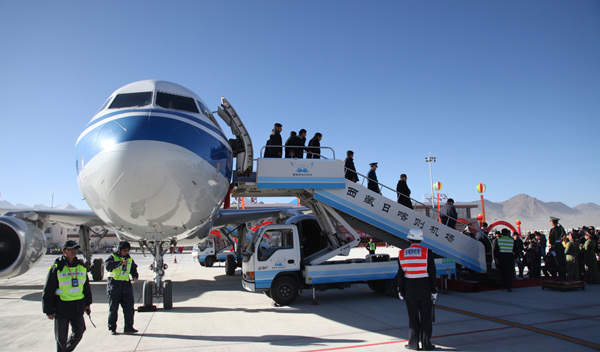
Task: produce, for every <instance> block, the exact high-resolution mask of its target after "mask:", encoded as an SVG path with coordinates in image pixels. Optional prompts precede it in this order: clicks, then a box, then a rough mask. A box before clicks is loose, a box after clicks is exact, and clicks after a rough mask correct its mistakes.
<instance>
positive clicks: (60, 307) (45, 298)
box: [42, 256, 92, 318]
mask: <svg viewBox="0 0 600 352" xmlns="http://www.w3.org/2000/svg"><path fill="white" fill-rule="evenodd" d="M54 264H56V266H54V265H53V266H51V267H50V269H49V270H48V276H46V284H45V285H44V292H43V294H42V310H43V312H44V314H46V315H52V314H54V315H55V316H56V317H58V318H70V317H75V316H77V315H82V314H83V312H84V311H85V307H87V306H89V305H91V304H92V291H91V289H90V281H89V279H88V278H87V275H86V280H85V283H83V295H84V297H83V299H80V300H77V301H63V300H61V299H60V296H58V295H56V289H57V288H58V276H57V275H56V273H57V272H58V271H61V270H63V269H64V267H65V265H68V266H69V268H74V267H77V265H79V264H81V265H85V264H84V262H83V261H81V260H79V259H77V257H76V258H75V259H73V262H72V263H69V262H67V259H66V258H65V256H61V257H60V258H57V259H56V260H55V261H54ZM80 284H81V283H80Z"/></svg>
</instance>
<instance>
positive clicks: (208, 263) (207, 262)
mask: <svg viewBox="0 0 600 352" xmlns="http://www.w3.org/2000/svg"><path fill="white" fill-rule="evenodd" d="M214 263H215V257H214V256H212V255H209V256H208V257H206V259H204V265H205V266H206V267H207V268H210V267H212V266H213V264H214Z"/></svg>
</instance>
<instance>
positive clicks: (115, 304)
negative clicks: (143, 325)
mask: <svg viewBox="0 0 600 352" xmlns="http://www.w3.org/2000/svg"><path fill="white" fill-rule="evenodd" d="M130 249H131V245H130V244H129V242H127V241H121V242H120V243H119V247H117V252H116V253H113V254H111V256H110V257H108V259H106V262H105V263H104V266H105V268H106V271H108V275H107V276H108V282H107V285H106V291H107V293H108V305H109V312H108V330H109V331H110V333H111V335H116V334H117V318H118V314H119V304H120V305H121V307H122V308H123V315H124V316H125V329H124V330H123V333H125V334H134V333H136V332H138V331H137V330H136V329H135V328H134V327H133V314H134V310H133V303H134V298H133V287H132V286H131V282H130V281H129V275H131V277H132V278H133V281H134V282H137V280H138V272H137V265H136V264H135V263H134V262H133V259H132V258H131V257H130V256H129V250H130Z"/></svg>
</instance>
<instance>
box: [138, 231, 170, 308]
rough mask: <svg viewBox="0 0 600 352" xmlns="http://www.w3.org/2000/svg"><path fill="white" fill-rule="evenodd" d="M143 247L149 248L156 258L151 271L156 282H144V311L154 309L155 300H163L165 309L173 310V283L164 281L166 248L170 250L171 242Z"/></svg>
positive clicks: (152, 243)
mask: <svg viewBox="0 0 600 352" xmlns="http://www.w3.org/2000/svg"><path fill="white" fill-rule="evenodd" d="M143 245H144V246H145V247H147V248H148V250H149V251H150V253H151V254H152V256H154V263H152V265H150V270H152V271H154V281H146V282H144V288H143V294H142V295H143V297H144V307H143V309H151V308H152V307H153V302H152V300H153V298H156V299H160V298H162V299H163V307H164V308H165V309H171V308H173V283H172V282H171V280H164V281H163V276H164V275H165V270H166V269H167V267H168V266H167V264H165V263H164V254H165V248H170V247H171V243H170V242H150V243H146V242H144V243H143Z"/></svg>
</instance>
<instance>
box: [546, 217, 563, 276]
mask: <svg viewBox="0 0 600 352" xmlns="http://www.w3.org/2000/svg"><path fill="white" fill-rule="evenodd" d="M558 220H560V219H559V218H556V217H554V216H551V217H550V222H551V223H552V229H551V230H550V234H548V242H550V243H549V244H550V253H551V254H552V256H553V257H554V258H556V265H557V267H558V268H557V269H558V279H559V280H560V281H565V280H566V279H567V258H566V256H565V246H563V243H562V242H563V240H564V239H565V238H566V237H567V232H566V231H565V229H564V228H563V227H562V225H560V224H559V223H558ZM552 277H553V278H555V279H556V277H557V275H556V272H553V273H552Z"/></svg>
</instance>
